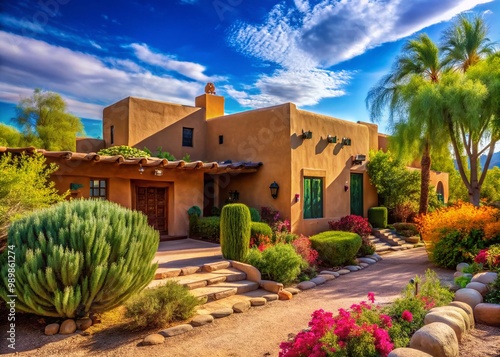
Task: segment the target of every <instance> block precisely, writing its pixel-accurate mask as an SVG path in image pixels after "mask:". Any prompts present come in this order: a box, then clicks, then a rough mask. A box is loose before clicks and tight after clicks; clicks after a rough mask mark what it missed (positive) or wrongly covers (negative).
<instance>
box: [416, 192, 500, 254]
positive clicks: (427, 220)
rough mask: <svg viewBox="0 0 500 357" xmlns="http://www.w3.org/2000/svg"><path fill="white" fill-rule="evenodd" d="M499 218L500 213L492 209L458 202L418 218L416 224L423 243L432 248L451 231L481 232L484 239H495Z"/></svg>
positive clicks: (499, 231)
mask: <svg viewBox="0 0 500 357" xmlns="http://www.w3.org/2000/svg"><path fill="white" fill-rule="evenodd" d="M499 217H500V211H499V210H498V209H496V208H494V207H490V206H481V207H476V206H474V205H473V204H471V203H468V202H458V203H457V204H455V205H453V206H450V207H445V208H441V209H437V210H435V211H434V212H431V213H428V214H426V215H425V216H420V217H418V218H416V222H417V227H418V230H419V231H420V234H421V236H422V239H423V240H424V242H426V243H430V245H431V246H433V245H434V244H436V243H437V242H439V241H440V240H441V238H442V237H444V236H445V235H446V234H447V233H449V232H452V231H458V232H460V233H462V234H468V233H469V232H471V231H473V230H483V231H484V233H485V238H492V237H495V236H496V235H498V234H499V233H500V222H499V221H498V219H499Z"/></svg>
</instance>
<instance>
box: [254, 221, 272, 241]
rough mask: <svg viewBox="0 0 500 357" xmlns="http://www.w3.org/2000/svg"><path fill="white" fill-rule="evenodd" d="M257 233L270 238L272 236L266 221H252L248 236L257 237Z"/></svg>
mask: <svg viewBox="0 0 500 357" xmlns="http://www.w3.org/2000/svg"><path fill="white" fill-rule="evenodd" d="M259 235H261V236H266V237H269V238H271V237H272V236H273V230H272V229H271V227H270V226H269V224H267V223H264V222H252V223H251V227H250V236H251V237H254V238H257V237H258V236H259Z"/></svg>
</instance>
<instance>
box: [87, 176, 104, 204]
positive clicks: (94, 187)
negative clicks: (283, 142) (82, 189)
mask: <svg viewBox="0 0 500 357" xmlns="http://www.w3.org/2000/svg"><path fill="white" fill-rule="evenodd" d="M90 197H91V198H98V199H101V200H105V199H106V198H107V197H108V185H107V182H106V180H101V179H92V180H90Z"/></svg>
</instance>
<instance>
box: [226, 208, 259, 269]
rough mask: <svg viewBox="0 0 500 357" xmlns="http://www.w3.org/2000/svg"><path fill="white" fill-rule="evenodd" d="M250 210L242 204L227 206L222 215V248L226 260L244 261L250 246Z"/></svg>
mask: <svg viewBox="0 0 500 357" xmlns="http://www.w3.org/2000/svg"><path fill="white" fill-rule="evenodd" d="M250 227H251V218H250V210H249V209H248V207H247V206H245V205H244V204H241V203H234V204H229V205H225V206H224V207H223V208H222V212H221V215H220V247H221V250H222V255H223V256H224V258H226V259H232V260H237V261H243V259H244V258H245V257H246V255H247V253H248V249H249V245H250Z"/></svg>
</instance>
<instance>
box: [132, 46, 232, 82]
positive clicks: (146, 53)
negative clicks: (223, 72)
mask: <svg viewBox="0 0 500 357" xmlns="http://www.w3.org/2000/svg"><path fill="white" fill-rule="evenodd" d="M130 47H131V48H132V49H133V50H134V52H135V55H136V56H137V58H138V59H140V60H141V61H143V62H145V63H148V64H151V65H155V66H159V67H161V68H164V69H166V70H167V71H173V72H177V73H179V74H182V75H183V76H185V77H188V78H191V79H194V80H197V81H201V82H214V81H218V80H219V81H220V80H223V78H222V77H218V76H207V75H206V74H204V73H203V72H205V70H206V68H205V66H202V65H201V64H198V63H194V62H185V61H178V60H176V59H174V58H173V57H172V56H169V55H165V54H162V53H156V52H153V51H151V49H150V48H149V47H148V46H147V45H146V44H144V43H143V44H139V43H132V44H131V45H130Z"/></svg>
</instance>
